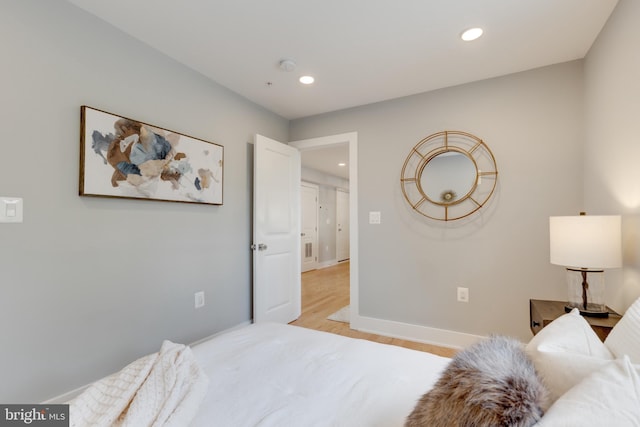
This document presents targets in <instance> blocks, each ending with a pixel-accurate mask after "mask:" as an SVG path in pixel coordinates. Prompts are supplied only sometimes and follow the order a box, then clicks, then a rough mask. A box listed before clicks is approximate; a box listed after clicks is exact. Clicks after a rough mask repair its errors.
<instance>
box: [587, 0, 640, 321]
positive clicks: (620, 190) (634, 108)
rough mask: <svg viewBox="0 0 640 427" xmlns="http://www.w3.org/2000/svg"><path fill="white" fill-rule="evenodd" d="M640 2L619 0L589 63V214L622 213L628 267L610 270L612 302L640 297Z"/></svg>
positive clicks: (624, 304)
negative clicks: (639, 25) (639, 122)
mask: <svg viewBox="0 0 640 427" xmlns="http://www.w3.org/2000/svg"><path fill="white" fill-rule="evenodd" d="M638 22H640V2H638V1H637V0H620V1H619V3H618V6H617V7H616V9H615V10H614V12H613V14H612V15H611V17H610V18H609V21H608V22H607V25H606V26H605V27H604V29H603V30H602V32H601V33H600V35H599V37H598V39H597V41H596V43H594V45H593V46H592V48H591V50H590V51H589V54H588V56H587V59H586V61H585V106H586V120H585V122H586V132H585V141H586V143H585V150H584V153H585V180H584V198H585V208H586V210H587V212H590V213H593V214H596V213H597V214H606V215H610V214H622V236H623V254H624V268H622V269H616V270H608V271H606V289H607V302H608V304H609V305H610V306H611V307H613V308H615V309H617V310H619V311H620V312H622V311H624V310H626V309H627V308H628V307H629V305H631V303H632V302H633V301H634V300H635V299H636V298H638V297H639V296H640V133H639V131H638V117H639V115H640V83H639V82H638V76H640V50H639V49H638V45H639V44H640V34H639V33H638Z"/></svg>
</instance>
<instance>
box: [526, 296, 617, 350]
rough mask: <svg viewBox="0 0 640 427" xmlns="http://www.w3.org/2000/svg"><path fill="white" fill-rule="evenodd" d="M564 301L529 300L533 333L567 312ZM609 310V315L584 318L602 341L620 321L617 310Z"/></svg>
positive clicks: (530, 324) (530, 322) (530, 323)
mask: <svg viewBox="0 0 640 427" xmlns="http://www.w3.org/2000/svg"><path fill="white" fill-rule="evenodd" d="M565 304H566V303H565V302H564V301H545V300H539V299H530V300H529V326H530V327H531V332H533V335H535V334H537V333H538V332H540V330H541V329H542V328H544V327H545V326H547V325H548V324H549V323H551V322H552V321H553V320H554V319H556V318H558V317H560V316H562V315H563V314H566V312H565V310H564V306H565ZM607 309H608V310H609V317H588V316H583V317H584V319H585V320H586V321H587V322H588V323H589V325H591V328H592V329H593V330H594V331H595V333H596V334H597V335H598V337H600V339H601V340H602V341H604V340H605V339H606V338H607V335H609V332H611V329H613V327H614V326H615V325H616V323H618V321H619V320H620V318H621V317H622V316H620V315H619V314H618V313H616V312H615V311H613V310H611V309H610V308H609V307H607Z"/></svg>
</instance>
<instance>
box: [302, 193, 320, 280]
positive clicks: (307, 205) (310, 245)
mask: <svg viewBox="0 0 640 427" xmlns="http://www.w3.org/2000/svg"><path fill="white" fill-rule="evenodd" d="M300 188H301V193H300V198H301V204H302V224H301V226H302V232H301V233H300V254H301V257H302V262H301V265H302V272H303V273H304V272H305V271H309V270H313V269H316V268H318V192H319V190H318V186H317V185H315V184H309V183H308V182H303V183H302V185H301V187H300Z"/></svg>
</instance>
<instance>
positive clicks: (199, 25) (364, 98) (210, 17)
mask: <svg viewBox="0 0 640 427" xmlns="http://www.w3.org/2000/svg"><path fill="white" fill-rule="evenodd" d="M68 1H69V2H71V3H73V4H75V5H77V6H79V7H81V8H82V9H85V10H86V11H88V12H89V13H91V14H93V15H96V16H98V17H99V18H101V19H103V20H105V21H107V22H109V23H111V24H112V25H114V26H115V27H117V28H119V29H121V30H122V31H124V32H126V33H128V34H130V35H132V36H133V37H135V38H137V39H139V40H141V41H143V42H144V43H146V44H148V45H150V46H152V47H154V48H155V49H157V50H159V51H161V52H164V53H165V54H166V55H168V56H170V57H172V58H174V59H175V60H177V61H179V62H181V63H183V64H185V65H186V66H188V67H190V68H192V69H194V70H196V71H198V72H200V73H202V74H203V75H205V76H207V77H209V78H211V79H212V80H214V81H216V82H217V83H219V84H221V85H223V86H225V87H227V88H229V89H231V90H232V91H234V92H236V93H238V94H240V95H242V96H244V97H246V98H248V99H250V100H252V101H253V102H255V103H257V104H259V105H261V106H263V107H265V108H267V109H268V110H271V111H273V112H275V113H277V114H279V115H281V116H282V117H285V118H287V119H295V118H300V117H306V116H310V115H315V114H319V113H325V112H329V111H335V110H340V109H344V108H349V107H354V106H359V105H365V104H369V103H373V102H379V101H383V100H387V99H392V98H398V97H402V96H407V95H412V94H416V93H421V92H426V91H430V90H434V89H439V88H443V87H448V86H453V85H458V84H463V83H468V82H472V81H477V80H482V79H486V78H491V77H497V76H501V75H506V74H510V73H514V72H518V71H524V70H529V69H533V68H537V67H541V66H545V65H551V64H556V63H561V62H566V61H570V60H574V59H579V58H583V57H584V56H585V55H586V53H587V51H588V50H589V47H590V46H591V45H592V43H593V41H594V40H595V38H596V37H597V35H598V33H599V32H600V30H601V28H602V26H603V25H604V23H605V22H606V20H607V18H608V17H609V15H610V14H611V12H612V10H613V8H614V7H615V5H616V3H617V0H517V1H516V0H395V1H392V0H183V1H175V0H109V1H104V0H68ZM475 26H480V27H483V28H484V30H485V34H484V36H483V37H481V38H480V39H478V40H476V41H474V42H463V41H462V40H460V38H459V35H460V33H461V32H462V31H463V30H464V29H467V28H469V27H475ZM282 59H292V60H294V61H295V62H296V63H297V67H296V69H295V70H294V71H291V72H285V71H283V70H281V69H280V68H279V66H278V65H279V63H280V61H281V60H282ZM303 74H311V75H313V76H315V78H316V83H314V84H313V85H311V86H303V85H301V84H300V83H299V82H298V77H299V76H301V75H303ZM268 83H270V84H268Z"/></svg>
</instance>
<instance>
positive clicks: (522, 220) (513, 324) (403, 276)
mask: <svg viewBox="0 0 640 427" xmlns="http://www.w3.org/2000/svg"><path fill="white" fill-rule="evenodd" d="M582 71H583V64H582V62H581V61H574V62H569V63H565V64H560V65H555V66H550V67H545V68H541V69H536V70H532V71H528V72H523V73H518V74H513V75H509V76H505V77H500V78H495V79H491V80H486V81H482V82H478V83H472V84H467V85H462V86H458V87H453V88H448V89H443V90H439V91H434V92H430V93H425V94H421V95H415V96H411V97H406V98H402V99H396V100H392V101H387V102H382V103H377V104H372V105H368V106H364V107H359V108H353V109H348V110H343V111H339V112H335V113H328V114H324V115H319V116H314V117H308V118H303V119H298V120H294V121H292V123H291V130H290V132H291V138H292V139H294V140H298V139H304V138H312V137H318V136H322V135H332V134H338V133H343V132H349V131H357V132H358V174H359V176H358V182H359V189H358V196H359V201H358V207H359V212H360V218H359V221H360V228H359V248H360V254H359V256H360V258H359V259H360V266H366V268H365V267H361V268H360V287H359V298H360V301H359V302H360V314H361V315H364V316H369V317H374V318H378V319H386V320H393V321H400V322H406V323H410V324H416V325H424V326H430V327H435V328H441V329H447V330H453V331H461V332H467V333H473V334H480V335H486V334H489V333H492V332H494V333H504V334H509V335H514V336H517V337H520V338H521V339H525V340H528V339H529V338H530V337H531V332H530V331H529V327H528V323H529V309H528V302H529V299H530V298H548V299H563V298H564V297H565V295H566V289H565V284H564V283H565V282H564V271H563V269H562V268H561V267H558V266H553V265H551V264H550V263H549V242H548V217H549V216H550V215H555V214H562V213H572V212H578V211H579V210H580V208H581V206H582V186H583V174H582V150H583V125H584V122H583V72H582ZM441 130H463V131H467V132H470V133H472V134H475V135H477V136H479V137H481V138H483V139H484V141H485V142H486V143H487V144H488V146H489V147H490V148H491V150H492V151H493V153H494V155H495V157H496V160H497V164H498V170H499V180H498V186H497V191H496V194H495V195H494V197H493V199H492V201H491V202H490V203H489V205H488V206H487V207H486V208H485V209H483V210H482V211H481V212H480V214H479V215H475V216H473V217H472V218H470V219H469V220H467V221H465V220H462V221H460V222H451V223H445V222H438V221H433V220H429V219H427V218H424V217H422V216H420V215H417V214H415V213H414V212H412V209H411V208H410V207H409V205H408V204H407V203H406V202H405V200H404V197H403V195H402V191H401V188H400V180H399V178H400V170H401V168H402V164H403V162H404V160H405V158H406V156H407V155H408V154H409V151H410V150H411V149H412V147H413V146H414V145H415V144H416V143H418V142H419V141H420V140H421V139H422V138H424V137H426V136H428V135H430V134H432V133H435V132H438V131H441ZM369 211H380V212H381V213H382V224H380V225H369V224H368V220H367V218H368V212H369ZM458 286H465V287H468V288H469V290H470V302H469V303H468V304H464V303H458V302H457V301H456V287H458Z"/></svg>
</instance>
